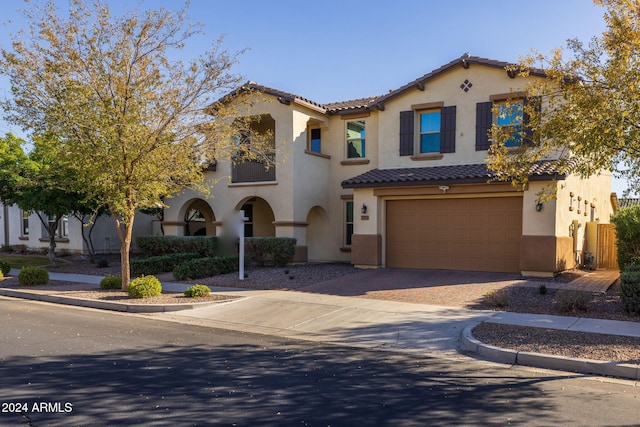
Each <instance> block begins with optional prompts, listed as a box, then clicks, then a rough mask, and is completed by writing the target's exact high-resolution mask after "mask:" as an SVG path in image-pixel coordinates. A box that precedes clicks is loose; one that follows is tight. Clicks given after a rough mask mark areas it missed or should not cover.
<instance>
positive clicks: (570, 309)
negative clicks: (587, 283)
mask: <svg viewBox="0 0 640 427" xmlns="http://www.w3.org/2000/svg"><path fill="white" fill-rule="evenodd" d="M555 299H556V302H557V303H558V308H559V309H560V311H562V312H565V313H578V312H586V311H588V310H589V302H591V294H590V293H589V292H584V291H575V290H571V289H561V290H559V291H558V292H556V298H555Z"/></svg>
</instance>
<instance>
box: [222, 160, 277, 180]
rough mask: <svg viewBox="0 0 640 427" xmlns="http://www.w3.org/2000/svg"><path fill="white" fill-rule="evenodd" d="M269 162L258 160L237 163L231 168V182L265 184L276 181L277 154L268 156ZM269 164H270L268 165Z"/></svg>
mask: <svg viewBox="0 0 640 427" xmlns="http://www.w3.org/2000/svg"><path fill="white" fill-rule="evenodd" d="M266 157H267V158H268V159H269V161H268V162H265V161H257V160H246V161H242V160H240V161H235V162H234V163H233V165H232V166H231V182H232V183H234V184H235V183H240V182H264V181H275V180H276V166H275V163H274V161H275V158H276V155H275V154H267V155H266ZM267 163H268V164H267Z"/></svg>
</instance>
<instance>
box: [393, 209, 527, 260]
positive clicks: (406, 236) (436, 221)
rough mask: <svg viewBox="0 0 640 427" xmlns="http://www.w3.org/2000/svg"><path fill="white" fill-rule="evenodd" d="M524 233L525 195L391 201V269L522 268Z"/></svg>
mask: <svg viewBox="0 0 640 427" xmlns="http://www.w3.org/2000/svg"><path fill="white" fill-rule="evenodd" d="M521 236H522V198H521V197H492V198H476V199H437V200H389V201H387V234H386V265H387V267H398V268H428V269H445V270H470V271H510V272H518V271H520V266H519V256H520V238H521Z"/></svg>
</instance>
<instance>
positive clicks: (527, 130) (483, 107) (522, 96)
mask: <svg viewBox="0 0 640 427" xmlns="http://www.w3.org/2000/svg"><path fill="white" fill-rule="evenodd" d="M527 105H528V106H529V107H531V108H532V109H533V110H535V111H540V108H541V105H540V98H538V97H527V94H526V93H525V92H509V93H501V94H496V95H491V96H490V97H489V101H488V102H479V103H477V104H476V151H480V150H487V149H489V147H490V146H491V144H492V142H493V141H492V137H495V136H496V135H491V129H492V126H493V125H495V126H498V127H503V128H509V129H508V130H509V139H508V140H507V141H505V143H504V145H505V147H520V146H521V145H523V144H525V145H527V144H529V143H531V140H532V138H533V131H532V129H531V127H530V116H529V114H527V109H526V108H525V106H527ZM529 111H530V109H529ZM494 129H495V128H494Z"/></svg>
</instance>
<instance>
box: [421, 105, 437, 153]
mask: <svg viewBox="0 0 640 427" xmlns="http://www.w3.org/2000/svg"><path fill="white" fill-rule="evenodd" d="M440 120H441V119H440V110H431V111H426V112H423V113H420V153H439V152H440Z"/></svg>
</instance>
